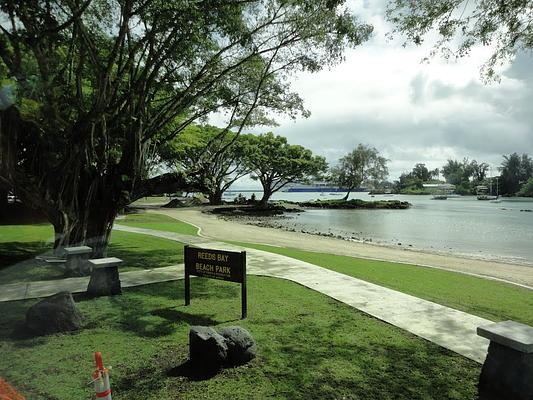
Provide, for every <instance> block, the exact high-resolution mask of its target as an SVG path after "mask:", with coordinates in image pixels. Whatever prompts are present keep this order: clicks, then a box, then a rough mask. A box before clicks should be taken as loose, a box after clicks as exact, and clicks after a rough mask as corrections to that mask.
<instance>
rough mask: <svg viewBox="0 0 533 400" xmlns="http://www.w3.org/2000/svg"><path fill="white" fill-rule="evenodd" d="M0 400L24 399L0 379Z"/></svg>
mask: <svg viewBox="0 0 533 400" xmlns="http://www.w3.org/2000/svg"><path fill="white" fill-rule="evenodd" d="M0 400H25V398H24V396H22V395H21V394H20V393H18V392H17V391H16V390H15V389H13V387H12V386H11V385H10V384H9V383H7V382H6V381H5V380H3V379H2V378H0Z"/></svg>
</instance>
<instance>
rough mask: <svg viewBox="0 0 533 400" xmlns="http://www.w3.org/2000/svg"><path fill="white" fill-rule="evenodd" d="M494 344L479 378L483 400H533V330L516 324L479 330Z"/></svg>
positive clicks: (498, 324) (503, 324)
mask: <svg viewBox="0 0 533 400" xmlns="http://www.w3.org/2000/svg"><path fill="white" fill-rule="evenodd" d="M477 334H478V335H479V336H482V337H484V338H487V339H489V340H490V345H489V352H488V354H487V359H486V360H485V363H484V364H483V368H482V369H481V376H480V377H479V399H480V400H496V399H505V400H532V399H533V327H531V326H528V325H524V324H521V323H518V322H514V321H504V322H498V323H494V324H490V325H486V326H480V327H478V328H477Z"/></svg>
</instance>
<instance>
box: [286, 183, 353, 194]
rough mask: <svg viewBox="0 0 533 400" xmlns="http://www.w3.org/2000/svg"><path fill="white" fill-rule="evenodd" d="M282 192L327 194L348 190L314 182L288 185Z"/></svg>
mask: <svg viewBox="0 0 533 400" xmlns="http://www.w3.org/2000/svg"><path fill="white" fill-rule="evenodd" d="M281 191H282V192H326V193H338V192H346V189H344V188H340V187H336V186H331V185H328V184H327V183H325V182H314V183H311V184H303V183H295V184H292V185H287V186H286V187H285V188H283V189H282V190H281ZM355 191H356V190H355Z"/></svg>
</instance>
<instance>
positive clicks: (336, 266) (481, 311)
mask: <svg viewBox="0 0 533 400" xmlns="http://www.w3.org/2000/svg"><path fill="white" fill-rule="evenodd" d="M233 243H234V244H237V245H240V246H245V247H250V248H254V249H258V250H264V251H268V252H271V253H276V254H282V255H284V256H288V257H292V258H296V259H298V260H302V261H306V262H308V263H311V264H315V265H318V266H321V267H324V268H328V269H331V270H333V271H337V272H340V273H342V274H346V275H349V276H353V277H354V278H359V279H362V280H365V281H367V282H372V283H376V284H378V285H381V286H385V287H388V288H391V289H395V290H398V291H400V292H404V293H408V294H411V295H413V296H416V297H420V298H422V299H426V300H430V301H433V302H435V303H439V304H442V305H445V306H448V307H452V308H455V309H458V310H462V311H466V312H468V313H471V314H475V315H478V316H480V317H484V318H487V319H491V320H493V321H504V320H508V319H512V320H515V321H519V322H523V323H525V324H529V325H533V312H532V311H531V310H533V291H531V290H527V289H524V288H521V287H518V286H516V285H511V284H506V283H502V282H496V281H491V280H488V279H482V278H477V277H473V276H469V275H465V274H460V273H456V272H450V271H444V270H440V269H436V268H428V267H420V266H416V265H409V264H398V263H392V262H386V261H373V260H367V259H361V258H355V257H348V256H341V255H334V254H326V253H318V252H312V251H305V250H298V249H292V248H283V247H274V246H267V245H262V244H252V243H241V242H238V243H237V242H233Z"/></svg>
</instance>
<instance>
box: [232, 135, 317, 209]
mask: <svg viewBox="0 0 533 400" xmlns="http://www.w3.org/2000/svg"><path fill="white" fill-rule="evenodd" d="M242 139H243V140H244V141H245V145H244V146H245V147H244V154H245V158H244V163H245V165H246V166H247V168H248V169H249V170H250V173H251V175H252V179H255V180H258V181H259V182H260V183H261V186H262V187H263V197H262V198H261V200H260V201H259V205H260V206H261V207H266V206H267V204H268V200H269V199H270V197H271V196H272V195H273V194H274V193H276V192H277V191H279V190H281V189H283V188H284V187H285V186H287V185H288V184H289V183H294V182H302V181H306V180H308V179H310V178H314V177H317V176H319V175H320V174H321V173H323V172H325V171H326V170H327V163H326V160H325V159H324V157H321V156H313V153H312V152H311V150H308V149H306V148H304V147H302V146H300V145H291V144H289V143H287V139H286V138H285V137H283V136H275V135H274V134H273V133H272V132H269V133H266V134H263V135H258V136H255V135H246V137H242Z"/></svg>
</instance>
